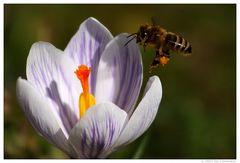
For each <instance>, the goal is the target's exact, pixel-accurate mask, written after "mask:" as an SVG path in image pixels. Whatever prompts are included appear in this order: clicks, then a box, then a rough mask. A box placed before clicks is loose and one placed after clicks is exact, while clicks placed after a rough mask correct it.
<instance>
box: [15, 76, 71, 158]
mask: <svg viewBox="0 0 240 163" xmlns="http://www.w3.org/2000/svg"><path fill="white" fill-rule="evenodd" d="M16 89H17V90H16V91H17V98H18V101H19V102H20V104H21V107H22V109H23V111H24V113H25V115H26V116H27V118H28V120H29V121H30V123H31V124H32V126H33V127H34V128H35V130H36V131H37V132H38V133H39V134H40V135H41V136H43V137H44V138H45V139H47V140H48V141H49V142H50V143H52V144H54V145H55V146H56V147H58V148H60V149H61V150H63V151H64V152H66V153H67V154H69V155H72V156H74V154H72V152H71V151H70V148H69V144H68V141H67V138H66V137H65V135H64V133H63V131H62V129H61V127H60V125H59V121H58V120H57V117H56V116H55V115H54V112H52V111H51V109H49V103H48V100H47V99H46V98H45V97H43V96H41V95H40V94H39V92H38V91H37V90H36V89H35V88H33V86H32V85H31V84H30V83H29V82H28V81H26V80H24V79H21V78H18V80H17V88H16Z"/></svg>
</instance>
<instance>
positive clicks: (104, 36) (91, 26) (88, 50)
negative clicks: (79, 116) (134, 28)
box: [65, 17, 113, 94]
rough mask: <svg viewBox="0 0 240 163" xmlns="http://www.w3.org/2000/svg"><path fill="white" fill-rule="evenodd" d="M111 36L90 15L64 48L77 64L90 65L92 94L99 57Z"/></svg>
mask: <svg viewBox="0 0 240 163" xmlns="http://www.w3.org/2000/svg"><path fill="white" fill-rule="evenodd" d="M112 38H113V37H112V35H111V33H110V32H109V31H108V29H107V28H106V27H104V25H102V24H101V23H100V22H99V21H97V20H96V19H94V18H92V17H90V18H88V19H87V20H85V21H84V22H83V23H82V24H81V25H80V27H79V30H78V31H77V33H76V34H75V35H74V36H73V37H72V39H71V41H70V42H69V44H68V46H67V47H66V49H65V52H66V53H67V54H68V55H69V56H70V57H71V58H72V59H73V61H74V62H75V63H76V64H77V65H80V64H85V65H87V66H88V67H91V70H92V71H91V76H90V85H91V87H90V89H91V93H92V94H94V92H95V85H96V73H97V68H98V64H99V60H100V57H101V55H102V52H103V50H104V48H105V46H106V45H107V43H108V42H109V41H110V40H111V39H112Z"/></svg>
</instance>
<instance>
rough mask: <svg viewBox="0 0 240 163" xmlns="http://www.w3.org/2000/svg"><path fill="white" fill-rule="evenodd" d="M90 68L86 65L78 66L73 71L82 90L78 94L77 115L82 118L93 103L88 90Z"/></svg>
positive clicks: (92, 97)
mask: <svg viewBox="0 0 240 163" xmlns="http://www.w3.org/2000/svg"><path fill="white" fill-rule="evenodd" d="M90 72H91V69H90V68H89V67H87V66H86V65H80V66H78V69H77V70H76V71H75V72H74V73H75V74H76V75H77V77H78V79H79V80H80V82H81V85H82V89H83V92H82V93H81V94H80V96H79V116H80V118H82V117H83V116H84V115H85V112H86V111H87V109H88V108H89V107H91V106H93V105H95V103H96V100H95V97H94V96H93V95H92V94H91V93H90V92H89V83H88V77H89V75H90Z"/></svg>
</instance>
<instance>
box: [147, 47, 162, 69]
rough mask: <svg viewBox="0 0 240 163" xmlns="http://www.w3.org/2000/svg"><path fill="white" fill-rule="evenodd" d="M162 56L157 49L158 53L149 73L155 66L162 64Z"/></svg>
mask: <svg viewBox="0 0 240 163" xmlns="http://www.w3.org/2000/svg"><path fill="white" fill-rule="evenodd" d="M160 57H161V55H160V54H159V50H156V55H155V57H154V59H153V61H152V63H151V65H150V67H149V73H152V69H153V68H156V67H158V65H159V64H160Z"/></svg>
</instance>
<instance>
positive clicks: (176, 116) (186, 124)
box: [4, 4, 236, 159]
mask: <svg viewBox="0 0 240 163" xmlns="http://www.w3.org/2000/svg"><path fill="white" fill-rule="evenodd" d="M91 16H92V17H95V18H96V19H98V20H99V21H100V22H101V23H102V24H104V25H105V26H106V27H107V28H108V29H109V30H110V31H111V32H112V34H113V35H114V36H115V35H118V34H119V33H122V32H128V33H133V32H136V31H137V29H138V27H139V25H140V24H144V23H147V22H148V23H151V17H153V18H154V19H155V20H156V21H157V22H158V23H159V24H160V25H162V26H163V27H164V28H166V29H168V30H169V31H172V32H174V33H177V34H179V35H181V36H183V37H184V38H185V39H187V40H188V41H189V42H190V43H191V44H192V47H193V55H192V56H189V57H183V56H180V55H174V56H173V57H172V58H171V60H170V62H169V64H167V65H166V66H165V67H159V68H157V69H156V70H155V71H154V74H156V75H158V76H159V77H160V79H161V82H162V86H163V98H162V101H161V104H160V109H159V111H158V114H157V117H156V119H155V121H154V122H153V124H152V125H151V127H150V129H149V130H148V131H147V132H146V133H145V134H144V135H143V136H141V137H140V138H139V139H137V140H136V141H135V142H134V143H132V144H130V145H128V146H126V147H124V148H122V149H120V150H119V151H117V152H115V153H113V154H112V155H110V157H109V158H164V159H167V158H170V159H174V158H184V159H186V158H199V159H207V158H214V159H216V158H229V159H230V158H236V5H234V4H232V5H230V4H229V5H217V4H216V5H210V4H208V5H187V4H186V5H167V4H165V5H162V4H154V5H119V4H118V5H82V4H79V5H8V4H5V5H4V157H5V158H68V156H66V155H65V154H64V153H62V152H61V151H60V150H58V149H57V148H55V147H53V146H52V145H50V144H48V143H47V142H46V141H45V140H44V139H43V138H42V137H40V136H38V135H37V133H36V132H35V131H34V129H33V128H32V127H31V125H30V124H29V123H28V121H27V119H26V117H24V114H23V112H22V110H21V109H20V106H19V105H18V103H17V101H16V93H15V87H16V79H17V78H18V77H19V76H22V77H24V78H25V77H26V75H25V74H26V72H25V69H26V59H27V56H28V52H29V50H30V47H31V45H32V44H33V43H34V42H36V41H40V40H41V41H47V42H51V43H52V44H53V45H55V46H56V47H57V48H59V49H62V50H64V48H65V47H66V45H67V43H68V41H69V40H70V39H71V37H72V36H73V35H74V34H75V32H76V31H77V29H78V28H79V25H80V23H81V22H83V21H84V20H85V19H86V18H88V17H91ZM141 50H142V57H143V61H144V83H143V88H144V87H145V85H146V81H147V80H148V78H149V77H150V76H151V75H152V74H149V73H148V66H149V64H150V63H151V61H152V58H153V57H154V55H155V53H154V51H153V50H147V52H143V49H142V48H141Z"/></svg>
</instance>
